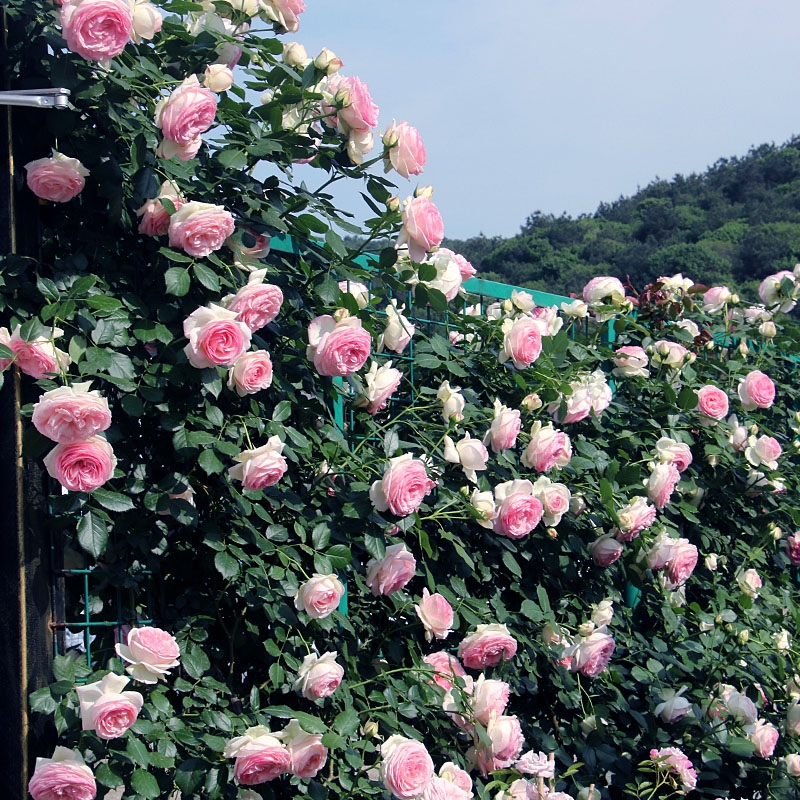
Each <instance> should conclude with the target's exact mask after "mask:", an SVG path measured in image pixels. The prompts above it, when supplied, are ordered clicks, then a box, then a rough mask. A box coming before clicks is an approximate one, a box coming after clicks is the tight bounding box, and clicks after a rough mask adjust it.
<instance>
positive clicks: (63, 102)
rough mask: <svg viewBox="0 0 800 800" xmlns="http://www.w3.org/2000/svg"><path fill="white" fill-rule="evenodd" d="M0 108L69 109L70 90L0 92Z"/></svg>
mask: <svg viewBox="0 0 800 800" xmlns="http://www.w3.org/2000/svg"><path fill="white" fill-rule="evenodd" d="M0 106H27V107H28V108H59V109H60V108H69V89H20V90H13V91H10V92H0Z"/></svg>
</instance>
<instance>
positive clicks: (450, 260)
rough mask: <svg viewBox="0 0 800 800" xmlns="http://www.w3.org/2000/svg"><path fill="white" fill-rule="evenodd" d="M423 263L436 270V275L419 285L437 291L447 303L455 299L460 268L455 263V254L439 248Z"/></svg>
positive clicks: (458, 284)
mask: <svg viewBox="0 0 800 800" xmlns="http://www.w3.org/2000/svg"><path fill="white" fill-rule="evenodd" d="M425 263H426V264H431V265H432V266H434V267H435V268H436V275H435V276H434V277H433V278H431V279H430V280H424V281H420V283H422V284H424V285H425V286H428V287H430V288H431V289H438V290H439V291H440V292H441V293H442V294H443V295H444V296H445V299H446V300H447V301H450V300H453V299H455V297H456V296H457V295H458V290H459V289H460V288H461V268H460V267H459V265H458V262H457V261H456V254H455V253H454V252H453V251H452V250H448V249H447V248H446V247H440V248H439V249H438V250H437V251H436V252H435V253H432V254H431V255H429V256H428V257H427V258H426V259H425Z"/></svg>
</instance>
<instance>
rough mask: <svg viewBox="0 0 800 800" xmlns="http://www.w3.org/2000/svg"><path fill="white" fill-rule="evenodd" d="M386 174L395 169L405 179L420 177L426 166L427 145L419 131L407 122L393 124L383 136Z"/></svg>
mask: <svg viewBox="0 0 800 800" xmlns="http://www.w3.org/2000/svg"><path fill="white" fill-rule="evenodd" d="M383 143H384V145H385V146H386V153H385V155H384V162H385V164H384V166H385V168H386V172H389V170H390V169H392V168H393V167H394V169H395V170H396V171H397V172H398V173H399V174H400V175H402V176H403V177H404V178H408V177H409V176H410V175H419V174H420V173H421V172H422V169H423V167H424V166H425V160H426V157H425V145H424V144H423V143H422V137H421V136H420V135H419V131H418V130H417V129H416V128H414V127H412V126H411V125H409V124H408V123H407V122H405V121H403V122H399V123H398V122H394V121H393V122H392V124H391V125H390V126H389V127H388V128H387V129H386V133H384V134H383Z"/></svg>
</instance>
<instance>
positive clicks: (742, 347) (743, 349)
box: [738, 340, 750, 357]
mask: <svg viewBox="0 0 800 800" xmlns="http://www.w3.org/2000/svg"><path fill="white" fill-rule="evenodd" d="M738 350H739V355H741V356H742V357H746V356H747V354H748V353H749V352H750V348H748V346H747V342H745V341H744V340H742V341H741V342H739V348H738Z"/></svg>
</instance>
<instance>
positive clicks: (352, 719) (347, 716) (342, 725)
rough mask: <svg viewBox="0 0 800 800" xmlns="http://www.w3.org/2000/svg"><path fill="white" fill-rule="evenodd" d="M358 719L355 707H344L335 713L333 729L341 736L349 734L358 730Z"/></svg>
mask: <svg viewBox="0 0 800 800" xmlns="http://www.w3.org/2000/svg"><path fill="white" fill-rule="evenodd" d="M359 722H360V720H359V719H358V714H356V712H355V709H353V708H352V707H351V708H346V709H345V710H344V711H341V712H339V713H338V714H337V715H336V719H334V721H333V729H334V730H335V731H336V732H337V733H338V734H339V735H341V736H350V735H351V734H353V733H355V732H356V731H357V730H358V725H359Z"/></svg>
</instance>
